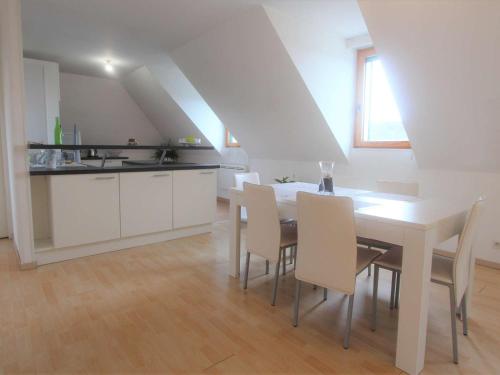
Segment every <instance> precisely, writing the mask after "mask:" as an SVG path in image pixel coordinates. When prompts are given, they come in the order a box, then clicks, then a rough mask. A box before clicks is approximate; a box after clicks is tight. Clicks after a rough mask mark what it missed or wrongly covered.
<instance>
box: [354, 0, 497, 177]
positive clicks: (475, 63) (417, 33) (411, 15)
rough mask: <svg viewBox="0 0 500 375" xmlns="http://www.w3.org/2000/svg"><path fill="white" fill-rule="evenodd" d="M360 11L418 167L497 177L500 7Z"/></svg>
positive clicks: (458, 3) (459, 3)
mask: <svg viewBox="0 0 500 375" xmlns="http://www.w3.org/2000/svg"><path fill="white" fill-rule="evenodd" d="M359 5H360V8H361V11H362V13H363V16H364V18H365V22H366V24H367V26H368V30H369V32H370V35H371V37H372V39H373V42H374V44H375V47H376V49H377V52H378V53H379V55H380V56H381V58H382V60H383V62H384V67H385V69H386V72H387V75H388V77H389V80H390V82H391V86H392V88H393V91H394V93H395V97H396V101H397V103H398V106H399V109H400V112H401V115H402V118H403V122H404V123H405V127H406V130H407V133H408V136H409V138H410V141H411V143H412V147H413V149H414V152H415V156H416V160H417V163H418V165H419V167H421V168H447V169H463V170H478V171H494V172H500V152H499V145H500V125H499V124H498V119H499V118H500V90H499V87H500V74H498V67H499V66H500V50H499V49H498V48H496V47H497V45H498V41H499V40H500V28H499V27H498V25H499V24H500V2H498V1H463V0H449V1H447V0H443V1H418V0H413V1H404V2H398V1H390V0H379V1H372V0H360V1H359Z"/></svg>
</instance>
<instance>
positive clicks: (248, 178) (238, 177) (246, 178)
mask: <svg viewBox="0 0 500 375" xmlns="http://www.w3.org/2000/svg"><path fill="white" fill-rule="evenodd" d="M244 182H250V183H251V184H257V185H260V177H259V174H258V173H257V172H248V173H235V174H234V187H235V188H236V189H240V190H243V183H244Z"/></svg>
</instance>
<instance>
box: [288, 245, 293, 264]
mask: <svg viewBox="0 0 500 375" xmlns="http://www.w3.org/2000/svg"><path fill="white" fill-rule="evenodd" d="M288 264H293V246H290V259H288Z"/></svg>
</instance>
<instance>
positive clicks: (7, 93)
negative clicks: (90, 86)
mask: <svg viewBox="0 0 500 375" xmlns="http://www.w3.org/2000/svg"><path fill="white" fill-rule="evenodd" d="M20 7H21V4H20V2H19V0H0V9H1V10H2V11H1V12H0V82H1V85H0V92H1V95H0V99H1V101H0V133H1V141H2V149H3V156H4V157H5V159H4V165H3V167H4V168H5V169H4V170H5V172H6V173H5V176H6V178H7V181H8V184H7V191H8V203H9V209H10V227H11V228H10V229H11V230H12V236H13V241H14V246H15V248H16V249H17V252H18V254H19V259H20V262H21V264H25V265H29V264H30V263H31V262H33V225H32V220H31V195H30V193H31V192H30V176H29V167H28V160H27V157H26V134H25V119H24V116H25V110H24V76H23V60H22V55H23V48H22V33H21V9H20Z"/></svg>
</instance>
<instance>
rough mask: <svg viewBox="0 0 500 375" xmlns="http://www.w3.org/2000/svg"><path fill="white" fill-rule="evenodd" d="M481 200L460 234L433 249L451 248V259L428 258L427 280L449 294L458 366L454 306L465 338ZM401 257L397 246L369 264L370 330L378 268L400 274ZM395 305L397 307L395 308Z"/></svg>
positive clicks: (455, 355)
mask: <svg viewBox="0 0 500 375" xmlns="http://www.w3.org/2000/svg"><path fill="white" fill-rule="evenodd" d="M483 206H484V199H483V198H479V199H478V200H477V201H476V202H475V203H474V205H473V206H472V208H471V210H470V211H469V214H468V216H467V220H466V222H465V225H464V228H463V230H462V233H461V234H460V235H459V236H458V237H457V236H455V237H452V238H451V239H449V240H447V241H444V242H443V243H441V244H440V245H438V246H437V249H436V250H441V251H450V250H451V247H452V246H453V245H455V249H454V250H455V251H456V253H455V256H454V257H453V258H450V257H444V256H441V255H437V254H436V251H435V252H434V254H433V256H432V271H431V281H432V282H434V283H437V284H442V285H445V286H447V287H448V288H449V291H450V312H451V333H452V344H453V362H455V363H458V343H457V322H456V310H457V306H458V307H460V309H461V314H462V322H463V334H464V335H467V330H468V327H467V301H466V295H467V287H468V284H469V275H470V272H471V270H470V267H471V260H472V259H473V258H472V251H473V243H474V239H475V236H476V232H477V228H478V223H479V218H480V216H481V213H482V211H483ZM402 260H403V254H402V249H401V248H400V247H399V248H397V249H395V250H391V251H388V252H387V253H385V254H384V255H382V256H380V257H379V258H378V259H376V260H375V261H374V262H373V263H374V264H375V277H374V278H373V315H372V329H373V330H375V329H376V324H377V292H378V274H379V268H385V269H388V270H390V271H393V272H396V273H398V274H400V273H401V269H402ZM399 280H400V278H399V277H398V279H397V284H396V292H394V287H392V288H391V289H392V290H391V296H392V295H394V297H395V298H396V301H397V299H398V293H399ZM396 306H397V305H396Z"/></svg>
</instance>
